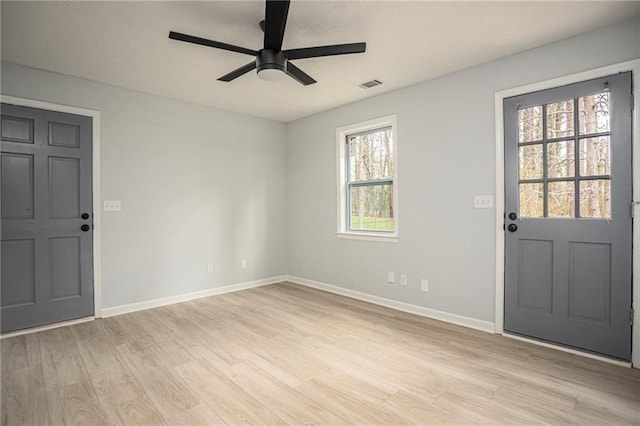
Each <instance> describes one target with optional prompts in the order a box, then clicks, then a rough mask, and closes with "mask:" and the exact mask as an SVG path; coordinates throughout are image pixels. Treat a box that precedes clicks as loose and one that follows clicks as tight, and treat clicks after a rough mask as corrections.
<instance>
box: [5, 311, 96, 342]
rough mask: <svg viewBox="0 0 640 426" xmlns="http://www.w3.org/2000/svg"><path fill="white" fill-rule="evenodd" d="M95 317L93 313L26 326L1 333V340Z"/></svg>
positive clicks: (79, 322)
mask: <svg viewBox="0 0 640 426" xmlns="http://www.w3.org/2000/svg"><path fill="white" fill-rule="evenodd" d="M94 319H95V317H94V316H93V315H91V316H89V317H83V318H75V319H72V320H67V321H60V322H54V323H52V324H45V325H39V326H37V327H31V328H24V329H22V330H16V331H10V332H8V333H2V334H0V340H2V339H8V338H9V337H16V336H22V335H24V334H31V333H38V332H40V331H45V330H52V329H54V328H60V327H67V326H69V325H75V324H82V323H83V322H89V321H93V320H94Z"/></svg>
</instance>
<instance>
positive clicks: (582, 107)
mask: <svg viewBox="0 0 640 426" xmlns="http://www.w3.org/2000/svg"><path fill="white" fill-rule="evenodd" d="M518 149H519V154H518V164H519V199H520V216H522V217H532V218H543V217H544V218H591V219H610V218H611V184H610V182H611V170H610V163H611V124H610V117H609V92H608V91H604V92H601V93H596V94H593V95H589V96H582V97H579V98H574V99H567V100H563V101H561V102H553V103H548V104H544V105H535V106H531V107H528V108H520V109H519V110H518Z"/></svg>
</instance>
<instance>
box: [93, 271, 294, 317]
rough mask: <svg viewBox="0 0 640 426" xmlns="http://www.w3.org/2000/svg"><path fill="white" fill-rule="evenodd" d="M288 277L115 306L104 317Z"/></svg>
mask: <svg viewBox="0 0 640 426" xmlns="http://www.w3.org/2000/svg"><path fill="white" fill-rule="evenodd" d="M286 280H287V277H286V276H284V275H282V276H278V277H271V278H264V279H261V280H256V281H249V282H246V283H239V284H232V285H227V286H224V287H215V288H209V289H206V290H200V291H194V292H191V293H183V294H177V295H175V296H169V297H162V298H159V299H152V300H145V301H142V302H136V303H129V304H127V305H120V306H113V307H110V308H104V309H102V317H103V318H109V317H113V316H116V315H123V314H128V313H131V312H137V311H143V310H146V309H152V308H158V307H160V306H166V305H173V304H174V303H181V302H187V301H189V300H194V299H201V298H203V297H209V296H217V295H219V294H225V293H233V292H236V291H241V290H247V289H250V288H256V287H262V286H265V285H270V284H276V283H280V282H283V281H286Z"/></svg>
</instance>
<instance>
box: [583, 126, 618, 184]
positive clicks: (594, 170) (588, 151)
mask: <svg viewBox="0 0 640 426" xmlns="http://www.w3.org/2000/svg"><path fill="white" fill-rule="evenodd" d="M610 173H611V143H610V136H601V137H599V138H588V139H580V175H582V176H601V175H608V174H610Z"/></svg>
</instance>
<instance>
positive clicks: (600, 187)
mask: <svg viewBox="0 0 640 426" xmlns="http://www.w3.org/2000/svg"><path fill="white" fill-rule="evenodd" d="M504 123H505V210H506V211H505V309H504V329H505V331H506V332H510V333H515V334H519V335H524V336H528V337H533V338H536V339H542V340H546V341H550V342H554V343H558V344H560V345H564V346H568V347H573V348H577V349H580V350H585V351H589V352H593V353H597V354H602V355H606V356H610V357H615V358H619V359H623V360H629V359H630V357H631V322H630V315H631V299H632V297H631V294H632V293H631V272H632V246H631V243H632V217H631V206H632V204H631V203H632V167H631V166H632V165H631V158H632V157H631V73H621V74H617V75H612V76H609V77H605V78H599V79H595V80H590V81H585V82H581V83H576V84H571V85H568V86H563V87H559V88H554V89H549V90H544V91H540V92H535V93H529V94H526V95H521V96H516V97H512V98H508V99H505V101H504Z"/></svg>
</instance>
